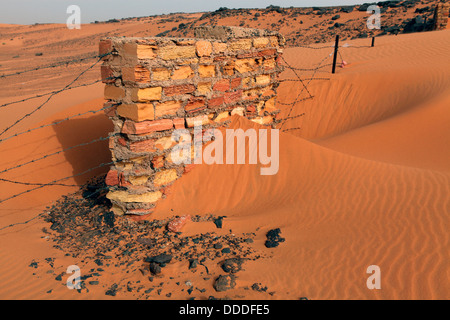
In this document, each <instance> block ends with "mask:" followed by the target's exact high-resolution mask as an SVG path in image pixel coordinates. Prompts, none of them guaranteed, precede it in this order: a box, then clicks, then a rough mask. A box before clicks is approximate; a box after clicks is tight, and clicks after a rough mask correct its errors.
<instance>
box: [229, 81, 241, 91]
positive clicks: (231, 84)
mask: <svg viewBox="0 0 450 320" xmlns="http://www.w3.org/2000/svg"><path fill="white" fill-rule="evenodd" d="M241 83H242V78H234V79H231V83H230V88H231V89H236V88H237V87H239V86H240V85H241Z"/></svg>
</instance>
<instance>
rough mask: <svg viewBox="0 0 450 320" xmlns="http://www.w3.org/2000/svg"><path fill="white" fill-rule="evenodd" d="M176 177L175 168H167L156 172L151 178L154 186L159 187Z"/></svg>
mask: <svg viewBox="0 0 450 320" xmlns="http://www.w3.org/2000/svg"><path fill="white" fill-rule="evenodd" d="M176 179H178V173H177V171H176V170H175V169H169V170H164V171H160V172H157V173H156V174H155V177H154V178H153V184H154V185H155V186H156V187H160V186H163V185H166V184H169V183H171V182H173V181H175V180H176Z"/></svg>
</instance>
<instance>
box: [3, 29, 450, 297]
mask: <svg viewBox="0 0 450 320" xmlns="http://www.w3.org/2000/svg"><path fill="white" fill-rule="evenodd" d="M42 28H48V26H42ZM52 28H53V27H52ZM55 28H57V27H55ZM449 38H450V32H449V31H441V32H432V33H423V34H411V35H401V36H390V37H381V38H378V39H377V43H376V47H375V48H351V47H349V48H344V49H343V50H342V56H343V58H344V59H345V60H346V61H347V62H348V63H349V65H348V66H347V67H345V68H343V69H339V70H338V73H337V74H336V75H333V76H331V75H330V74H329V73H317V74H316V76H317V77H325V78H330V80H315V81H311V83H310V84H309V85H308V90H309V91H310V92H311V94H312V95H314V97H315V98H314V99H313V100H307V101H304V102H301V103H298V104H297V105H296V106H295V108H294V109H293V113H292V114H291V115H298V114H301V113H303V112H305V113H306V115H305V116H304V117H301V118H296V119H293V120H291V121H289V122H287V123H286V125H285V126H284V127H283V129H288V128H296V127H298V126H302V129H301V130H292V131H288V132H286V133H282V134H281V135H280V170H279V172H278V174H277V175H275V176H260V174H259V167H258V166H249V165H220V166H219V165H215V166H204V165H202V166H197V167H196V168H195V169H194V170H193V171H192V172H190V173H189V174H187V175H186V176H184V177H183V178H182V179H180V180H179V181H177V182H176V183H175V185H174V187H173V190H172V193H171V195H170V196H169V197H168V198H167V199H165V200H164V201H162V202H161V203H160V204H159V205H158V207H157V210H156V212H155V213H154V214H153V216H152V217H150V219H152V218H157V219H163V218H166V217H171V216H173V215H184V214H191V215H196V214H199V215H207V214H210V213H214V214H215V215H221V216H226V218H225V220H224V225H225V226H224V229H223V230H221V231H217V230H216V229H213V228H212V226H211V224H202V225H200V226H199V225H196V226H195V228H194V226H193V225H192V224H191V225H189V224H188V225H187V226H186V228H185V229H184V232H185V233H186V234H198V233H202V232H222V233H227V232H229V230H232V232H233V233H236V234H239V233H247V232H255V233H256V241H255V243H254V244H253V245H254V247H255V248H256V249H258V250H260V251H262V252H265V254H266V255H267V257H266V258H265V259H262V260H256V261H249V262H248V263H246V265H245V271H242V273H240V274H239V277H238V281H237V289H236V290H235V291H234V292H233V295H234V296H233V298H239V297H240V298H242V297H244V298H248V299H267V298H272V299H298V298H299V297H304V296H306V297H308V298H311V299H448V298H449V295H448V286H447V284H446V279H447V278H448V246H449V235H448V231H447V230H448V228H449V226H448V214H449V212H450V198H449V194H450V172H449V170H450V167H449V162H448V159H449V158H450V157H449V156H450V153H449V152H450V151H449V150H450V148H449V147H450V131H449V128H450V126H449V124H450V113H449V111H448V104H449V102H450V100H449V98H450V80H449V77H448V73H449V71H450V64H449V62H448V51H449V49H450V48H449V47H450V41H449V40H450V39H449ZM368 41H369V40H367V39H365V40H355V41H347V42H348V43H349V44H351V45H353V46H357V45H367V42H368ZM329 53H330V48H327V49H323V50H308V49H305V48H291V49H287V50H286V54H285V58H286V60H287V61H288V62H290V63H292V65H293V66H295V67H304V66H306V67H310V66H311V65H314V64H317V63H318V62H320V61H321V60H322V59H323V58H325V57H326V56H327V55H329ZM325 63H328V62H325ZM97 71H98V70H97ZM310 75H312V73H310ZM70 76H72V77H73V74H72V75H71V74H65V73H64V75H63V77H62V78H63V79H66V77H67V79H68V78H70ZM302 76H303V77H307V76H308V73H302ZM283 77H284V78H285V79H290V78H293V77H295V75H294V74H293V73H292V72H290V71H286V73H285V74H283ZM60 80H61V79H59V80H55V82H54V83H58V82H59V81H60ZM63 82H64V81H63ZM64 83H65V82H64ZM101 88H102V85H100V84H98V85H96V86H91V87H87V88H79V89H74V90H70V91H67V92H65V93H63V94H61V95H58V97H55V99H54V100H52V103H51V104H50V105H48V106H47V107H46V108H45V109H43V110H42V111H41V112H39V113H37V114H36V116H35V117H32V118H30V119H29V120H27V121H26V122H25V121H24V123H23V124H22V125H21V127H17V128H14V130H12V131H11V132H9V133H10V134H14V133H16V132H20V130H23V129H25V128H29V127H34V126H39V125H41V124H47V123H51V122H53V121H57V120H60V119H63V118H65V117H67V116H69V115H73V114H76V113H80V112H85V111H88V110H95V109H99V108H101V105H102V97H101V96H102V91H101ZM36 90H38V91H37V92H42V91H41V90H42V87H37V88H36ZM300 90H301V87H299V84H298V83H292V82H284V83H283V84H282V86H281V87H280V92H279V93H280V94H279V96H280V97H281V98H280V101H281V102H285V103H288V102H290V101H293V100H295V98H296V96H297V95H298V93H299V92H300ZM27 94H33V92H32V90H30V91H29V92H27ZM14 95H15V93H14V92H12V93H11V95H8V96H6V97H5V98H4V99H2V101H0V103H4V102H7V101H11V100H14V99H15V98H12V97H13V96H14ZM306 95H307V94H306V93H305V92H303V93H302V97H304V96H306ZM36 103H37V101H34V102H27V103H23V104H20V105H17V107H14V108H11V109H5V110H2V111H1V112H2V118H1V119H2V120H1V124H2V127H4V126H5V125H6V124H8V123H10V122H11V121H12V120H13V119H15V118H16V117H17V115H18V111H17V110H20V112H21V113H22V112H26V111H27V110H31V109H32V108H33V106H36ZM288 109H289V108H287V107H285V108H284V110H283V115H286V114H287V113H288V112H289V110H288ZM283 115H282V116H283ZM110 126H111V124H110V122H109V120H108V119H107V118H106V116H104V115H103V114H96V115H91V116H84V117H80V118H77V119H73V120H70V121H68V122H66V123H64V124H61V125H57V126H52V127H47V128H44V129H41V130H37V131H35V132H33V133H29V134H24V135H21V136H19V137H17V138H14V139H10V140H8V141H5V142H1V143H0V153H1V155H2V156H1V157H0V163H1V165H0V167H1V168H9V167H12V166H15V165H17V164H19V163H23V162H24V161H28V160H30V159H32V158H38V157H40V156H42V155H45V154H48V153H51V152H57V151H58V150H61V148H67V147H70V146H73V145H76V144H79V143H83V142H85V141H90V140H93V139H96V138H98V137H101V136H105V135H106V134H107V132H109V131H111V127H110ZM232 126H233V127H241V128H249V127H257V125H256V124H253V123H250V122H249V121H247V120H245V119H242V118H239V117H235V118H234V120H233V123H232ZM109 160H110V155H109V151H108V146H107V143H106V142H100V143H98V144H95V145H91V146H88V147H82V148H77V149H74V150H71V151H70V152H66V153H61V154H58V155H55V156H53V157H51V158H48V159H46V160H43V161H40V162H38V163H35V164H30V165H28V166H24V167H21V168H18V169H16V170H13V171H11V172H8V173H3V174H1V176H0V177H1V178H4V179H12V180H19V181H27V182H40V183H42V182H48V181H51V180H54V179H58V178H61V177H65V176H72V175H73V174H77V173H80V172H83V171H84V170H86V169H89V168H91V167H94V166H96V165H98V164H100V163H102V162H108V161H109ZM106 170H107V168H103V169H98V170H95V171H93V172H89V173H88V174H86V175H83V176H82V177H78V178H76V179H68V180H65V181H64V183H67V184H75V185H80V184H82V183H83V182H84V181H86V179H88V178H89V177H92V176H94V175H97V174H100V173H102V172H106ZM29 188H30V187H29V186H28V187H27V186H20V185H15V184H10V183H6V182H2V183H1V188H0V199H4V198H6V197H9V196H11V195H13V194H16V193H18V192H22V191H25V190H27V189H29ZM76 189H77V188H76V187H63V186H51V187H45V188H42V189H39V190H36V191H33V192H30V193H27V194H25V195H23V196H20V197H17V198H14V199H11V200H9V201H7V202H4V203H1V204H0V226H6V225H9V224H12V223H17V222H23V221H26V220H28V219H31V218H33V217H35V216H36V215H37V214H39V213H40V212H42V211H43V210H44V209H45V206H48V205H50V204H51V202H52V201H55V200H56V199H58V198H59V197H60V196H61V195H64V194H67V193H69V192H72V191H74V190H76ZM211 190H214V192H212V191H211ZM44 227H46V228H48V227H49V224H48V223H45V222H43V221H42V220H41V219H36V220H33V221H32V222H30V223H28V224H25V225H18V226H15V227H12V228H8V229H4V230H1V231H0V243H1V246H0V270H1V275H0V281H1V283H2V286H0V297H2V298H12V299H42V298H44V299H85V298H88V299H91V298H98V299H104V298H107V297H106V296H105V295H104V290H103V289H102V288H100V287H99V288H98V289H96V288H95V287H91V288H90V292H89V293H88V294H85V295H81V294H78V293H77V292H74V291H70V290H67V288H66V287H65V286H64V283H63V282H57V281H56V280H54V278H55V276H56V274H54V273H47V272H48V271H52V270H55V269H58V270H62V271H63V270H65V268H66V267H67V265H69V264H82V262H81V261H77V259H74V258H71V257H65V256H64V252H62V251H60V250H57V249H56V248H53V247H52V242H49V241H48V240H47V239H45V238H44V236H45V234H44V233H43V232H42V231H41V229H42V228H44ZM273 228H280V229H281V231H282V235H283V237H285V238H286V242H285V243H282V244H281V245H280V246H279V247H278V248H276V249H266V248H265V247H264V240H265V234H266V232H267V231H268V230H270V229H273ZM48 257H52V258H54V262H53V263H54V266H55V268H50V267H49V266H48V265H47V264H46V263H43V262H42V261H44V259H45V258H48ZM33 260H36V261H39V262H40V267H39V268H38V269H34V268H32V267H29V265H30V263H31V262H32V261H33ZM370 265H378V266H380V268H381V275H382V276H381V279H382V280H381V281H382V289H381V290H373V291H372V290H368V289H367V287H366V280H367V277H368V276H369V275H368V274H367V273H366V269H367V267H368V266H370ZM84 267H85V268H91V267H93V266H89V265H86V266H84ZM184 267H185V266H184V265H181V264H174V265H171V266H170V268H169V269H168V271H167V272H168V273H169V274H177V273H179V271H180V270H181V268H184ZM210 267H211V270H214V268H217V266H213V265H211V266H210ZM108 270H109V272H110V275H109V276H108V277H107V280H108V281H114V279H128V278H132V279H139V277H140V275H139V274H131V275H130V274H128V275H124V274H120V273H118V272H117V270H116V269H114V268H113V267H111V268H110V269H108ZM33 273H34V274H33ZM200 277H201V276H200V275H198V274H197V275H190V280H192V281H197V280H199V278H200ZM255 282H261V283H263V284H264V285H266V286H268V287H269V289H270V291H274V292H275V294H274V295H273V296H267V295H261V294H260V293H258V292H255V291H247V290H244V288H243V287H244V286H249V285H250V286H251V284H252V283H255ZM172 289H174V288H172ZM49 290H52V291H51V293H47V292H48V291H49ZM174 290H175V289H174ZM174 292H175V291H174ZM212 293H213V292H212V291H207V292H206V293H205V296H206V297H207V296H208V294H212ZM214 294H215V295H216V296H224V295H220V294H216V293H214ZM118 297H119V298H134V297H133V295H132V294H127V293H126V292H122V293H121V295H120V296H118ZM172 298H187V295H186V293H181V292H178V293H175V294H174V295H173V296H172Z"/></svg>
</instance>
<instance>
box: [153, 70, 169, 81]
mask: <svg viewBox="0 0 450 320" xmlns="http://www.w3.org/2000/svg"><path fill="white" fill-rule="evenodd" d="M152 76H153V80H155V81H164V80H169V79H170V71H169V69H167V68H155V69H152Z"/></svg>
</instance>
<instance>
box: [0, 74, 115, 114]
mask: <svg viewBox="0 0 450 320" xmlns="http://www.w3.org/2000/svg"><path fill="white" fill-rule="evenodd" d="M110 79H114V77H108V78H105V79H99V80H95V81H93V82H90V83H85V84H80V85H77V86H73V87H70V88H67V89H66V90H72V89H77V88H81V87H88V86H92V85H94V84H97V83H99V82H102V81H106V80H110ZM57 91H58V90H55V91H52V92H47V93H43V94H38V95H35V96H32V97H28V98H25V99H21V100H16V101H12V102H7V103H4V104H2V105H0V109H1V108H4V107H7V106H10V105H12V104H17V103H22V102H25V101H29V100H33V99H37V98H42V97H45V96H48V95H51V94H53V93H57Z"/></svg>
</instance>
